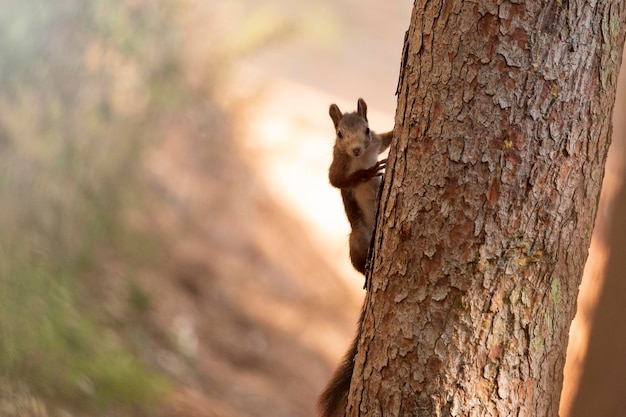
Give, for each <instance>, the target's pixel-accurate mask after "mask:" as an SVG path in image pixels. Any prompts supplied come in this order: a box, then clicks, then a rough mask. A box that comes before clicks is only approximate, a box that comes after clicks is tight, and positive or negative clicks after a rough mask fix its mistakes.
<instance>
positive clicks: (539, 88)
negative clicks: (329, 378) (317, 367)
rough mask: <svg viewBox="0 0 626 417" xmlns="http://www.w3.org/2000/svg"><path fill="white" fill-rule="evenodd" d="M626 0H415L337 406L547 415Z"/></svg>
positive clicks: (591, 205)
mask: <svg viewBox="0 0 626 417" xmlns="http://www.w3.org/2000/svg"><path fill="white" fill-rule="evenodd" d="M625 18H626V13H625V6H624V3H623V2H621V1H597V2H584V1H566V0H561V1H527V2H525V3H519V2H509V1H480V2H470V1H460V0H459V1H452V0H450V1H448V0H446V1H441V0H440V1H425V0H417V1H416V2H415V5H414V10H413V15H412V18H411V25H410V28H409V31H408V33H407V37H406V39H405V48H404V56H403V62H402V70H401V74H400V81H399V84H398V109H397V113H396V128H395V141H394V143H393V144H392V148H391V152H390V157H389V164H388V168H387V174H386V178H385V182H384V187H383V191H382V197H381V206H380V210H379V217H378V227H377V231H376V235H375V240H374V246H373V247H374V259H373V263H372V270H371V271H370V272H371V276H370V278H371V279H370V280H369V282H370V284H369V288H368V295H367V298H366V306H365V309H366V311H365V316H364V322H363V326H362V329H361V335H360V340H359V345H358V354H357V356H356V359H355V370H354V374H353V378H352V384H351V391H350V399H349V404H348V414H347V415H348V416H385V417H391V416H529V417H535V416H557V415H558V404H559V395H560V392H561V386H562V379H563V377H562V369H563V364H564V359H565V351H566V346H567V337H568V330H569V325H570V322H571V319H572V318H573V315H574V313H575V308H576V296H577V293H578V286H579V283H580V280H581V277H582V271H583V266H584V263H585V260H586V258H587V250H588V246H589V241H590V237H591V232H592V228H593V222H594V218H595V214H596V208H597V202H598V196H599V191H600V186H601V182H602V178H603V173H604V162H605V159H606V154H607V149H608V145H609V137H610V131H611V126H610V121H611V109H612V107H613V103H614V98H615V88H616V77H617V73H618V69H619V68H618V67H619V63H620V62H621V53H622V48H621V46H622V44H623V42H624V23H623V22H624V20H625Z"/></svg>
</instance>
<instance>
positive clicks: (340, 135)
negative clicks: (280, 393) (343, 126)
mask: <svg viewBox="0 0 626 417" xmlns="http://www.w3.org/2000/svg"><path fill="white" fill-rule="evenodd" d="M337 137H338V138H339V139H342V138H343V133H341V130H338V131H337Z"/></svg>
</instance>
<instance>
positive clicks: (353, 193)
mask: <svg viewBox="0 0 626 417" xmlns="http://www.w3.org/2000/svg"><path fill="white" fill-rule="evenodd" d="M329 114H330V118H331V119H332V120H333V124H334V125H335V130H336V132H337V137H336V140H335V147H334V149H333V162H332V163H331V165H330V169H329V172H328V176H329V179H330V183H331V184H332V185H333V186H334V187H337V188H339V189H341V197H342V199H343V205H344V208H345V211H346V216H347V217H348V221H349V222H350V226H351V228H352V231H351V232H350V260H351V261H352V265H353V266H354V268H355V269H356V270H357V271H359V272H361V273H363V274H365V266H366V264H367V257H368V255H369V248H370V243H371V240H372V233H373V230H374V220H375V219H374V217H375V214H376V205H377V203H378V202H377V198H378V188H379V187H380V176H381V171H382V170H383V169H384V168H385V164H386V160H381V161H379V160H378V155H379V154H380V153H381V152H384V151H385V150H386V149H387V148H388V147H389V145H390V144H391V139H392V138H393V132H387V133H384V134H381V135H378V134H376V133H374V132H372V131H371V130H370V129H369V126H368V123H367V105H366V104H365V101H364V100H363V99H361V98H360V99H359V100H358V103H357V111H356V112H354V113H346V114H343V113H341V111H340V110H339V107H337V105H336V104H332V105H331V106H330V109H329ZM363 314H364V313H363V311H362V312H361V318H360V319H359V327H358V328H359V332H358V333H357V336H356V338H355V339H354V341H353V342H352V345H351V346H350V350H349V351H348V353H346V356H345V358H344V360H343V362H342V363H341V365H340V366H339V368H337V370H336V371H335V373H334V375H333V377H332V378H331V380H330V382H329V383H328V385H327V386H326V388H325V389H324V392H323V393H322V395H321V396H320V400H319V409H320V415H321V417H345V409H346V406H347V403H348V393H349V391H350V380H351V379H352V372H353V370H354V358H355V356H356V353H357V343H358V340H359V334H360V333H361V326H362V323H363Z"/></svg>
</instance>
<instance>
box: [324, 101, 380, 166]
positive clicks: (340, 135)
mask: <svg viewBox="0 0 626 417" xmlns="http://www.w3.org/2000/svg"><path fill="white" fill-rule="evenodd" d="M328 113H329V114H330V118H331V119H332V120H333V124H334V125H335V132H336V133H337V138H336V141H335V145H336V146H337V147H338V148H339V149H340V150H341V151H343V152H344V153H346V154H348V155H350V156H352V157H355V158H358V157H359V156H360V155H362V154H363V153H364V152H365V150H366V149H367V148H368V147H369V145H370V142H371V140H372V135H371V132H370V128H369V126H368V123H367V104H365V100H363V99H362V98H360V99H359V100H358V101H357V111H356V112H353V113H345V114H344V113H341V110H339V107H338V106H337V105H336V104H331V105H330V109H329V110H328Z"/></svg>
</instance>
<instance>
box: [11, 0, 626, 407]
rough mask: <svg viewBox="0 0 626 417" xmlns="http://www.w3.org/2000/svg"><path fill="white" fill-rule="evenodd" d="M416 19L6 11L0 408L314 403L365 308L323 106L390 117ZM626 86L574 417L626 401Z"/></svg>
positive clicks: (239, 2)
mask: <svg viewBox="0 0 626 417" xmlns="http://www.w3.org/2000/svg"><path fill="white" fill-rule="evenodd" d="M410 11H411V4H410V2H406V1H404V0H392V1H389V2H386V3H385V5H384V7H383V6H382V5H381V3H380V2H377V1H374V0H361V1H358V2H357V1H355V0H341V1H337V0H332V1H331V0H313V1H308V2H293V1H287V0H270V1H266V2H263V3H259V2H256V1H254V0H231V1H228V2H226V1H206V0H161V1H158V2H156V1H148V0H100V1H98V2H84V1H82V0H61V1H58V2H54V3H52V2H48V1H45V0H31V1H29V2H23V1H21V0H5V1H4V2H3V7H2V8H0V199H1V200H2V202H3V204H2V205H0V416H3V417H4V416H23V415H29V416H64V417H67V416H78V415H81V416H96V415H105V416H143V415H146V416H147V415H151V416H183V417H184V416H208V417H213V416H215V417H218V416H219V417H222V416H224V417H229V416H232V417H256V416H271V417H283V416H284V417H288V416H303V417H313V416H315V415H316V412H315V401H316V397H317V395H318V394H319V392H320V391H321V389H322V388H323V386H324V384H325V383H326V382H327V380H328V378H329V377H330V375H331V373H332V371H333V370H334V368H335V366H336V365H337V363H338V361H339V359H340V357H341V356H342V355H343V354H344V352H345V350H346V349H347V347H348V345H349V343H350V341H351V340H352V337H353V334H354V332H355V330H356V320H357V316H358V311H359V309H360V305H361V302H362V298H363V292H362V290H361V287H362V277H361V276H359V274H357V273H356V272H354V271H353V270H352V267H351V266H350V263H349V260H348V259H349V258H348V252H347V235H348V233H349V226H348V224H347V221H346V219H345V215H344V213H343V207H342V203H341V199H340V196H339V193H338V191H337V190H335V189H333V188H332V187H331V186H330V185H329V184H328V180H327V170H328V166H329V165H330V161H331V157H332V145H333V141H334V132H333V129H332V123H331V121H330V118H329V117H328V106H329V104H330V103H337V104H338V105H339V107H340V108H341V109H342V110H348V111H352V110H354V109H355V108H356V100H357V98H359V97H363V98H364V99H365V100H366V101H367V103H368V108H369V119H370V125H371V127H372V128H373V129H374V130H379V131H386V130H390V129H391V128H392V127H393V117H394V111H395V104H396V98H395V96H394V93H395V89H396V83H397V78H398V73H399V65H400V54H401V50H402V46H403V39H404V32H405V30H406V29H407V28H408V24H409V19H410ZM622 78H623V77H622ZM623 90H624V85H623V83H622V84H621V92H620V93H619V95H618V103H617V106H616V112H615V114H616V115H622V117H621V118H620V117H616V118H615V120H616V129H615V138H614V145H613V146H612V149H611V155H610V160H609V163H608V165H607V173H606V177H605V186H604V188H603V194H602V198H601V208H600V210H599V214H598V225H597V227H596V233H595V234H594V238H593V244H592V248H591V257H590V260H589V262H588V265H587V269H586V275H585V280H584V283H583V286H582V287H581V295H580V299H579V314H578V315H577V318H576V320H575V322H574V324H573V327H572V333H571V337H570V339H571V341H570V346H569V352H568V363H567V367H566V384H565V388H564V392H563V401H562V406H561V410H562V413H561V415H562V416H569V415H571V416H574V415H576V416H578V415H580V416H584V415H595V416H603V415H607V416H609V415H620V413H619V411H618V410H623V409H624V407H623V406H624V405H626V403H624V401H625V400H624V398H626V393H625V392H624V389H623V388H622V387H621V386H622V385H626V384H623V378H622V375H623V374H624V371H626V370H625V369H623V367H622V368H620V367H619V366H616V364H620V365H621V364H622V362H624V361H623V358H624V353H626V336H624V337H622V336H620V334H619V333H620V332H616V328H615V324H616V323H621V320H620V319H622V320H623V317H624V314H625V312H624V307H623V306H622V305H624V304H625V303H623V302H622V297H621V296H622V295H624V294H625V291H626V288H624V287H623V285H622V284H621V279H620V278H621V277H620V272H619V271H620V269H619V268H617V269H614V270H615V271H617V272H615V273H614V274H610V273H609V274H605V273H604V271H605V270H608V271H612V269H611V268H610V267H607V266H606V265H607V264H608V265H610V260H611V257H615V254H617V257H618V258H619V252H618V251H617V249H616V248H618V249H620V248H621V247H622V245H620V244H619V242H618V243H612V242H613V240H612V239H611V236H610V235H611V233H613V231H617V230H621V229H617V226H615V225H617V224H618V223H616V221H614V220H612V213H613V212H614V211H615V212H619V210H617V211H616V210H614V209H613V205H612V201H614V200H616V198H615V196H616V195H618V192H619V190H620V187H621V183H622V166H621V160H622V156H623V151H622V145H621V143H622V142H623V138H624V123H625V121H626V119H625V118H624V117H623V115H624V114H625V108H624V107H625V99H626V93H625V92H624V91H623ZM624 204H626V202H625V203H624ZM617 206H618V205H617V203H616V205H615V207H617ZM620 207H621V206H620ZM619 224H621V223H619ZM625 224H626V222H625ZM625 232H626V231H625ZM618 235H623V233H621V234H619V233H618ZM611 277H614V279H613V278H611ZM611 282H613V283H616V284H615V285H614V286H612V287H610V288H611V290H610V291H609V290H607V291H604V290H603V288H609V285H610V283H611ZM607 294H608V295H607ZM609 296H611V297H609ZM596 306H602V307H603V308H604V310H602V309H601V308H596ZM603 323H604V325H603ZM607 323H608V324H607ZM622 339H623V340H622ZM607 349H608V350H607ZM624 366H626V365H624ZM579 387H580V389H579ZM596 391H601V393H600V394H598V393H597V392H596ZM598 395H605V396H606V398H604V397H602V398H604V399H603V400H602V401H603V403H602V404H603V406H602V407H606V410H604V409H603V410H604V411H603V412H602V413H599V412H598V407H597V405H593V404H597V401H599V400H598V398H599V397H598ZM594 399H595V400H594ZM590 404H591V405H593V407H592V406H591V405H590ZM585 407H592V408H585ZM620 407H621V408H620ZM587 409H589V410H592V411H589V412H587V411H585V410H587ZM576 410H579V411H578V414H576V412H577V411H576Z"/></svg>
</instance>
